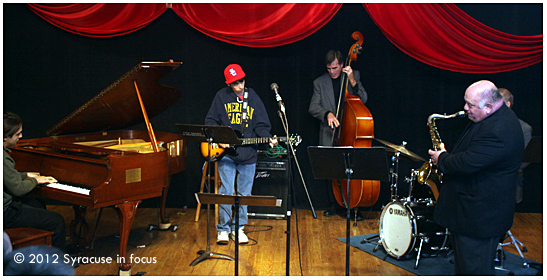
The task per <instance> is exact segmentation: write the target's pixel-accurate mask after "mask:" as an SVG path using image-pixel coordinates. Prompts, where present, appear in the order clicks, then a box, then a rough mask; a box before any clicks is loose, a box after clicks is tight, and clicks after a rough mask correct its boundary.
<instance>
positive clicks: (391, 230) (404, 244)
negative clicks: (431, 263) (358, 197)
mask: <svg viewBox="0 0 547 280" xmlns="http://www.w3.org/2000/svg"><path fill="white" fill-rule="evenodd" d="M409 205H410V206H409ZM433 208H434V203H433V202H431V200H429V201H426V202H410V203H408V202H405V203H402V202H400V201H392V202H390V203H389V204H387V205H386V206H385V207H384V209H383V210H382V214H381V216H380V240H381V241H382V245H383V247H384V249H385V250H386V252H387V253H388V254H389V255H390V256H392V257H395V258H397V259H399V258H401V257H402V256H404V255H407V254H410V253H412V252H413V251H418V249H419V247H420V243H421V239H423V240H424V242H423V246H422V249H421V252H422V253H423V252H429V253H435V252H438V251H440V250H446V249H448V247H447V246H448V238H449V234H448V229H446V228H443V227H441V226H439V225H437V224H436V223H434V222H433V220H432V215H433ZM414 249H415V250H414Z"/></svg>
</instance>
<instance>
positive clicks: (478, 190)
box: [434, 105, 524, 238]
mask: <svg viewBox="0 0 547 280" xmlns="http://www.w3.org/2000/svg"><path fill="white" fill-rule="evenodd" d="M523 147H524V140H523V135H522V130H521V126H520V123H519V120H518V118H517V116H516V115H515V113H513V111H512V110H511V109H509V108H508V107H507V106H505V105H503V106H502V107H501V108H500V109H498V110H497V111H496V112H494V113H493V114H491V115H490V116H488V117H487V118H485V119H484V120H482V121H480V122H478V123H470V124H469V125H468V126H467V128H466V129H465V131H464V133H463V134H462V136H461V137H460V139H459V140H458V143H457V144H456V146H455V147H454V150H453V152H451V153H447V152H445V153H442V154H440V156H439V160H438V161H439V170H440V171H441V172H443V173H444V177H443V183H442V187H441V191H440V194H439V199H438V201H437V204H436V206H435V213H434V219H435V221H436V222H437V223H438V224H440V225H442V226H444V227H446V228H448V229H449V230H450V231H452V232H457V233H460V234H463V235H467V236H470V237H476V238H488V237H495V236H501V235H502V234H504V233H505V232H506V231H507V230H509V229H510V228H511V226H512V224H513V216H514V211H515V192H516V185H517V174H518V170H519V168H520V165H521V162H522V156H523V153H524V149H523Z"/></svg>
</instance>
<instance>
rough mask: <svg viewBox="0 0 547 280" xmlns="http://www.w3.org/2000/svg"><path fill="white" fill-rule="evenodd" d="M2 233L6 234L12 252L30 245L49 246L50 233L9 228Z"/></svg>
mask: <svg viewBox="0 0 547 280" xmlns="http://www.w3.org/2000/svg"><path fill="white" fill-rule="evenodd" d="M4 231H5V232H6V233H7V234H8V236H9V238H10V240H11V246H13V249H14V250H15V249H18V248H21V247H27V246H32V245H48V246H51V235H52V234H53V232H51V231H46V230H41V229H35V228H29V227H20V228H9V229H4Z"/></svg>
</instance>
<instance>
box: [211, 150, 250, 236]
mask: <svg viewBox="0 0 547 280" xmlns="http://www.w3.org/2000/svg"><path fill="white" fill-rule="evenodd" d="M255 169H256V163H253V164H237V163H235V162H234V161H233V160H232V159H230V158H229V157H223V158H222V159H221V160H220V161H219V162H218V173H219V175H220V180H221V182H222V184H221V186H220V189H219V190H218V193H219V194H227V195H234V193H235V188H234V183H235V181H236V173H238V174H237V195H242V196H250V195H251V191H252V189H253V181H254V176H255ZM219 219H220V221H219V224H218V225H217V231H218V232H230V231H234V229H235V221H234V222H233V223H231V222H232V205H227V204H221V205H219ZM247 220H248V217H247V205H241V206H240V208H239V228H241V229H242V228H243V227H244V226H245V225H246V224H247Z"/></svg>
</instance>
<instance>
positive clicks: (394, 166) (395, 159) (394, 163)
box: [389, 151, 401, 201]
mask: <svg viewBox="0 0 547 280" xmlns="http://www.w3.org/2000/svg"><path fill="white" fill-rule="evenodd" d="M400 155H401V152H399V151H397V152H396V153H395V155H393V156H392V157H391V169H390V170H389V172H390V173H391V188H390V189H391V201H395V200H397V199H398V198H399V195H398V194H397V181H399V174H398V173H399V157H400Z"/></svg>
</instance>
